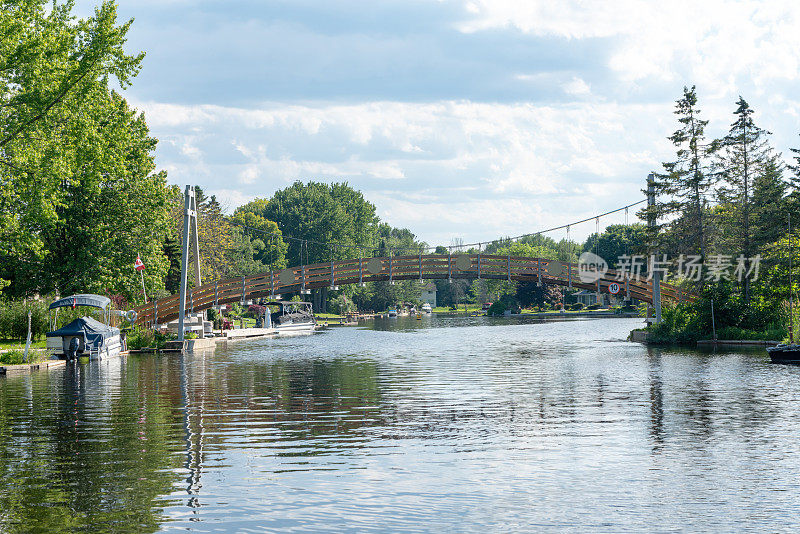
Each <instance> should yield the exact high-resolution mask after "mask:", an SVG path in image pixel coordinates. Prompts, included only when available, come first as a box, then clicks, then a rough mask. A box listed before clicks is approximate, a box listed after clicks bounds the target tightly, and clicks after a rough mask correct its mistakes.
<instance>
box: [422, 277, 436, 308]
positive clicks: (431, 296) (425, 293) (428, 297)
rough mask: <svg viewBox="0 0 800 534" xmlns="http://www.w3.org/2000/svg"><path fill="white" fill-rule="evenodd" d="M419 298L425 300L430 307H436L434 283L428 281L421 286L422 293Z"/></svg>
mask: <svg viewBox="0 0 800 534" xmlns="http://www.w3.org/2000/svg"><path fill="white" fill-rule="evenodd" d="M420 299H421V300H422V302H423V303H425V302H427V303H428V304H430V305H431V307H432V308H435V307H436V284H434V283H433V282H428V283H427V284H425V285H423V286H422V295H421V296H420Z"/></svg>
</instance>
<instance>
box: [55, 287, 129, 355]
mask: <svg viewBox="0 0 800 534" xmlns="http://www.w3.org/2000/svg"><path fill="white" fill-rule="evenodd" d="M109 304H111V299H109V298H108V297H104V296H102V295H91V294H80V295H72V296H69V297H65V298H62V299H59V300H56V301H55V302H53V303H52V304H50V308H49V309H50V312H51V315H50V319H51V320H50V328H51V329H53V330H51V331H50V332H47V334H46V338H47V351H48V352H50V353H51V354H52V355H53V356H55V357H56V358H58V359H66V360H74V359H76V358H79V357H81V356H88V357H89V359H94V360H100V359H102V358H108V357H111V356H117V355H119V354H120V353H121V352H122V351H124V350H125V346H124V345H125V342H124V340H123V338H122V337H121V336H120V330H119V328H116V327H113V326H110V325H109V324H108V322H109V319H110V317H111V310H110V309H108V305H109ZM78 307H87V308H96V309H100V310H102V312H103V319H104V321H105V322H101V321H98V320H97V319H95V318H93V317H90V316H88V315H84V316H83V317H79V318H77V319H75V320H73V321H71V322H69V323H67V324H66V325H64V326H62V327H61V328H58V329H55V326H56V324H57V323H58V315H59V313H58V312H59V310H60V309H61V308H72V309H73V310H74V309H76V308H78ZM53 311H55V314H53Z"/></svg>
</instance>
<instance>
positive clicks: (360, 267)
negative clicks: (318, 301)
mask: <svg viewBox="0 0 800 534" xmlns="http://www.w3.org/2000/svg"><path fill="white" fill-rule="evenodd" d="M446 278H466V279H477V278H486V279H494V280H512V281H522V282H530V281H538V280H541V282H542V283H545V284H555V285H561V286H570V287H576V288H580V289H588V290H592V291H597V290H598V289H599V291H601V292H608V287H609V285H610V284H612V283H617V284H619V285H620V292H619V294H620V295H621V296H625V295H626V294H628V293H629V294H630V297H631V298H634V299H637V300H641V301H644V302H649V303H651V302H652V299H653V283H652V281H650V280H646V279H644V278H641V277H640V278H630V279H625V278H624V277H623V276H621V274H620V273H618V272H617V271H613V270H610V271H608V272H606V273H605V274H604V275H603V276H602V277H600V279H599V281H598V282H599V283H598V282H591V283H585V282H582V281H581V280H580V277H579V276H578V265H577V264H575V263H564V262H559V261H554V260H547V259H543V258H527V257H517V256H495V255H485V254H459V255H453V256H442V255H421V256H396V257H391V258H363V259H349V260H336V261H333V262H326V263H316V264H313V265H301V266H298V267H290V268H288V269H284V270H282V271H270V272H268V273H262V274H257V275H253V276H247V277H241V278H229V279H226V280H218V281H216V282H211V283H208V284H204V285H202V286H200V287H195V288H191V289H190V290H189V291H188V292H187V297H186V310H187V311H190V310H195V311H201V310H205V309H207V308H210V307H212V306H214V305H215V304H229V303H233V302H240V301H242V300H249V299H254V298H261V297H269V296H270V295H274V294H281V293H291V292H297V291H300V290H301V289H303V288H305V289H315V288H320V287H325V286H331V285H346V284H358V283H360V282H375V281H386V280H418V279H425V280H429V279H446ZM661 296H662V299H663V300H665V301H666V300H673V301H680V300H683V299H687V300H694V299H695V298H696V296H695V295H693V294H689V293H685V292H681V290H680V289H679V288H677V287H675V286H672V285H670V284H665V283H662V284H661ZM178 300H179V297H178V295H172V296H169V297H165V298H163V299H159V300H158V301H157V302H155V303H148V304H143V305H141V306H137V307H136V308H134V309H135V310H136V312H137V314H138V317H137V319H136V323H137V324H150V323H153V322H155V321H157V322H158V323H164V322H166V321H171V320H173V319H176V318H177V317H178V309H179V306H180V305H179V303H178Z"/></svg>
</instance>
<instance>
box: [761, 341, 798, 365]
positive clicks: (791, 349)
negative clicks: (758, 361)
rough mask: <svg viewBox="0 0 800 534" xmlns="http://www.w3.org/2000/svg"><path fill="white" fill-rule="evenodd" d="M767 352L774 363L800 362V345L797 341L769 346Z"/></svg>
mask: <svg viewBox="0 0 800 534" xmlns="http://www.w3.org/2000/svg"><path fill="white" fill-rule="evenodd" d="M767 354H769V359H770V360H772V363H800V345H798V344H796V343H781V344H779V345H775V346H774V347H767Z"/></svg>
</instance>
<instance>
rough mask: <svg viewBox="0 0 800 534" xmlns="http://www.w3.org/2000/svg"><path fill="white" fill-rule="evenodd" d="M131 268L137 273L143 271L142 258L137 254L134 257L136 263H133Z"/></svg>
mask: <svg viewBox="0 0 800 534" xmlns="http://www.w3.org/2000/svg"><path fill="white" fill-rule="evenodd" d="M133 268H134V269H136V270H137V271H144V262H143V261H142V258H140V257H139V255H138V254H137V255H136V261H135V262H133Z"/></svg>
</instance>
